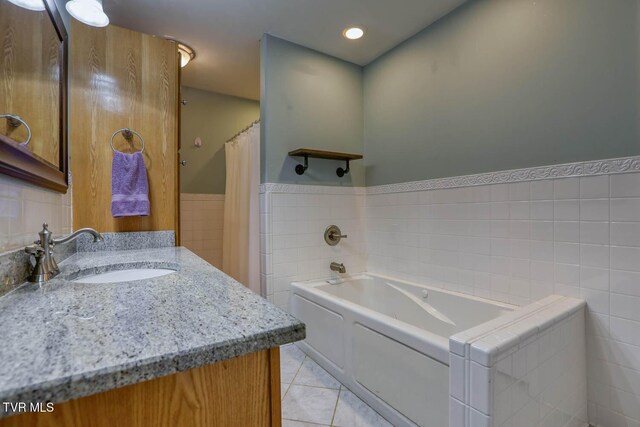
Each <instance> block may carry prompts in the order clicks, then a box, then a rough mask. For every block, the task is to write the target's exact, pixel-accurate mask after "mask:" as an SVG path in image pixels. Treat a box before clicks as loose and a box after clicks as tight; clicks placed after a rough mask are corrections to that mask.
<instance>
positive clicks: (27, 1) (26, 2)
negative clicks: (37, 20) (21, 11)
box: [9, 0, 45, 12]
mask: <svg viewBox="0 0 640 427" xmlns="http://www.w3.org/2000/svg"><path fill="white" fill-rule="evenodd" d="M9 2H10V3H13V4H15V5H16V6H20V7H23V8H25V9H29V10H35V11H37V12H40V11H43V10H45V7H44V2H43V1H42V0H9Z"/></svg>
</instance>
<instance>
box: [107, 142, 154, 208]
mask: <svg viewBox="0 0 640 427" xmlns="http://www.w3.org/2000/svg"><path fill="white" fill-rule="evenodd" d="M149 210H150V205H149V183H148V181H147V168H146V167H145V165H144V158H143V157H142V153H140V152H138V153H133V154H126V153H121V152H120V151H116V152H114V153H113V163H112V165H111V215H113V217H114V218H122V217H125V216H148V215H149Z"/></svg>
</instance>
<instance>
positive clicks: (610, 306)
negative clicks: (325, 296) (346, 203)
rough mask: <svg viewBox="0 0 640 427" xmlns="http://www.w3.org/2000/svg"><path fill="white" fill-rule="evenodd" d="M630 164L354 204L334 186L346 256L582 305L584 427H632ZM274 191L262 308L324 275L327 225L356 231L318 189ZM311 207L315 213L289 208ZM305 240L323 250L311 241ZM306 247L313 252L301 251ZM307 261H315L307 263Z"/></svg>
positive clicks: (634, 281)
mask: <svg viewBox="0 0 640 427" xmlns="http://www.w3.org/2000/svg"><path fill="white" fill-rule="evenodd" d="M633 161H637V159H636V160H634V159H621V160H619V161H618V160H614V161H610V162H594V165H596V166H597V165H605V164H606V165H607V168H600V169H597V168H595V167H594V165H585V166H584V168H583V169H582V170H584V171H591V170H595V169H597V173H599V175H594V176H580V177H570V178H556V179H553V178H550V179H540V180H536V181H525V182H518V183H508V184H493V185H477V186H467V187H464V186H462V187H455V188H447V189H434V190H425V191H407V190H406V188H404V189H403V186H404V184H401V185H399V186H397V187H394V186H385V188H383V189H382V190H383V191H380V189H377V188H376V187H369V188H367V189H366V190H365V189H352V190H350V191H352V193H351V195H350V196H349V195H348V194H347V193H345V192H344V191H346V189H340V188H338V189H335V187H330V188H334V190H333V191H335V192H336V193H337V195H341V196H345V197H344V200H352V202H351V203H352V206H353V207H352V208H345V210H346V211H350V212H351V213H350V216H349V220H350V221H353V223H354V227H358V226H360V227H363V224H364V227H365V232H364V233H363V235H362V236H359V240H360V242H366V251H364V250H362V249H360V248H358V247H357V246H350V249H349V251H348V252H349V253H348V254H345V256H348V255H349V254H353V255H354V257H355V259H356V260H362V259H366V260H367V266H366V269H367V270H368V271H371V272H376V273H381V274H386V275H390V276H395V277H398V278H402V279H407V280H413V281H421V282H425V283H429V284H430V285H435V286H440V287H443V288H446V289H451V290H455V291H460V292H465V293H468V294H472V295H477V296H482V297H487V298H491V299H495V300H498V301H505V302H510V303H515V304H518V305H525V304H527V303H530V302H532V301H537V300H539V299H541V298H544V297H545V296H548V295H551V294H559V295H565V296H572V297H579V298H584V299H585V300H586V301H587V304H588V305H587V316H586V330H587V345H588V378H589V417H590V422H591V423H592V424H593V425H598V426H602V427H617V426H625V427H627V426H632V427H640V414H638V409H637V408H639V407H640V339H638V338H637V335H638V334H637V331H638V330H640V328H639V327H640V315H637V314H636V313H640V173H639V172H638V171H637V168H636V170H635V171H634V170H633V168H629V167H627V166H628V165H630V164H632V163H633ZM542 169H545V172H546V169H547V168H542ZM552 169H553V168H552ZM536 170H537V169H536ZM557 170H559V171H560V172H562V171H567V170H575V169H574V165H563V166H559V167H558V168H557ZM608 170H611V171H612V172H611V173H603V172H607V171H608ZM630 170H631V172H629V173H619V172H627V171H630ZM536 173H537V172H536ZM580 173H582V172H580ZM519 176H529V175H528V174H524V173H523V174H520V175H519ZM454 181H455V182H458V181H459V182H461V183H462V185H464V182H465V181H467V180H466V178H465V177H462V178H454ZM275 187H276V190H277V191H275V192H270V191H267V192H266V194H265V195H263V196H262V199H261V202H262V204H263V206H262V208H263V209H264V210H263V211H262V212H263V213H264V215H263V217H262V219H263V228H262V230H263V231H266V233H264V234H263V235H262V248H263V250H262V252H263V256H262V260H263V268H262V270H263V277H262V279H263V283H264V284H265V286H266V288H267V289H268V291H267V293H268V296H269V298H270V299H271V300H272V301H274V302H276V303H277V304H279V305H280V306H282V307H286V306H287V301H288V283H289V282H290V281H291V280H294V279H295V280H303V279H313V278H317V277H327V276H329V275H330V273H329V271H328V269H327V268H325V267H326V265H327V264H328V262H329V261H331V260H333V257H332V256H331V255H333V254H332V253H331V252H329V253H327V252H326V250H327V248H328V247H327V248H325V247H323V246H322V245H323V244H324V243H322V241H321V238H322V231H323V230H324V227H325V226H326V225H328V224H330V223H332V222H335V223H337V224H338V225H339V226H341V227H343V230H344V231H345V232H346V233H348V234H354V233H353V232H352V231H351V230H349V228H351V226H349V227H344V226H343V225H342V224H343V223H342V222H341V221H340V220H338V219H335V220H334V219H332V217H331V214H332V212H331V209H327V207H331V206H333V205H332V204H331V203H333V200H334V199H333V198H332V197H330V196H329V195H327V194H321V193H320V192H319V191H318V190H317V187H313V186H308V187H306V188H305V186H295V187H297V189H296V190H295V191H293V192H292V187H291V186H289V187H287V188H286V190H283V191H280V190H278V188H279V187H278V186H275ZM390 187H391V188H390ZM405 187H412V188H415V186H405ZM424 187H428V186H427V185H425V186H424ZM394 189H397V190H398V191H397V192H393V191H394ZM305 192H308V193H309V194H306V195H303V194H304V193H305ZM269 194H272V196H268V195H269ZM276 194H278V197H276V199H275V200H276V203H275V205H274V206H279V207H278V209H277V212H276V210H275V207H274V208H273V210H272V205H271V204H272V200H271V197H273V196H275V195H276ZM364 194H366V195H364ZM363 203H364V204H363ZM287 205H289V206H287ZM314 205H315V207H316V208H318V209H317V210H315V209H310V210H308V211H305V210H304V209H302V210H295V211H291V210H289V209H286V208H287V207H289V208H291V207H293V206H296V207H297V206H301V207H305V206H307V207H310V206H314ZM362 206H364V208H362ZM310 212H313V213H312V214H311V213H310ZM358 213H360V214H361V215H362V216H361V217H358V216H357V215H358ZM307 214H310V215H318V216H321V217H322V218H323V219H322V220H320V219H318V218H317V217H316V218H315V219H313V217H307V216H306V215H307ZM327 215H328V216H327ZM300 224H302V225H300ZM294 225H295V228H294ZM309 229H313V231H312V232H310V233H308V232H307V230H309ZM272 233H273V234H272ZM276 235H277V236H278V237H277V239H276V237H275V236H276ZM305 235H306V236H305ZM312 236H313V237H314V238H317V239H320V241H318V240H316V241H315V243H313V244H311V243H307V242H306V240H307V239H309V238H311V237H312ZM276 242H277V246H276ZM353 242H354V241H353V240H351V241H349V243H350V244H353ZM307 244H309V245H310V247H315V248H316V249H317V251H313V250H309V249H304V248H305V247H307V246H306V245H307ZM286 249H295V250H292V251H289V252H287V251H286ZM276 251H278V254H277V256H275V252H276ZM308 251H311V252H313V253H317V254H318V256H317V257H316V258H313V259H311V260H309V259H308V257H309V256H310V255H309V252H308ZM291 256H293V257H301V259H302V260H298V259H297V258H296V260H294V261H292V259H294V258H291ZM342 259H344V257H342ZM276 261H277V264H276ZM345 264H347V268H348V269H349V262H345ZM276 265H277V268H276ZM356 265H357V262H356ZM357 270H358V271H360V270H364V268H358V269H357ZM353 271H354V270H353V269H350V272H353ZM630 402H632V403H633V404H631V403H630Z"/></svg>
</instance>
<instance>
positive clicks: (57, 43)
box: [0, 0, 67, 192]
mask: <svg viewBox="0 0 640 427" xmlns="http://www.w3.org/2000/svg"><path fill="white" fill-rule="evenodd" d="M31 3H35V4H36V5H37V7H36V9H39V8H40V7H38V6H39V4H38V2H37V1H34V2H31ZM41 8H42V10H31V9H27V8H24V7H21V6H17V5H15V4H13V3H12V2H10V1H8V0H0V42H1V43H2V53H1V54H0V173H4V174H7V175H10V176H13V177H15V178H18V179H22V180H26V181H29V182H31V183H33V184H36V185H38V186H41V187H46V188H50V189H53V190H56V191H60V192H66V190H67V138H66V133H67V129H66V127H67V123H66V122H67V118H66V69H67V58H66V54H67V53H66V48H67V33H66V30H65V28H64V25H63V23H62V19H61V17H60V14H59V12H58V9H57V8H56V5H55V3H54V0H44V1H43V2H42V6H41Z"/></svg>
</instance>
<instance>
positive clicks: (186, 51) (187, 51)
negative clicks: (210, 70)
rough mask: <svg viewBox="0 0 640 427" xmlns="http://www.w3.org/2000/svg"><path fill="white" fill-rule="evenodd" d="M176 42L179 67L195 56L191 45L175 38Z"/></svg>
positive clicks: (185, 64)
mask: <svg viewBox="0 0 640 427" xmlns="http://www.w3.org/2000/svg"><path fill="white" fill-rule="evenodd" d="M176 43H178V53H180V67H182V68H184V67H186V66H187V64H189V62H191V61H193V59H194V58H195V57H196V51H195V50H193V48H191V46H187V45H186V44H184V43H182V42H179V41H177V40H176Z"/></svg>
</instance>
